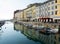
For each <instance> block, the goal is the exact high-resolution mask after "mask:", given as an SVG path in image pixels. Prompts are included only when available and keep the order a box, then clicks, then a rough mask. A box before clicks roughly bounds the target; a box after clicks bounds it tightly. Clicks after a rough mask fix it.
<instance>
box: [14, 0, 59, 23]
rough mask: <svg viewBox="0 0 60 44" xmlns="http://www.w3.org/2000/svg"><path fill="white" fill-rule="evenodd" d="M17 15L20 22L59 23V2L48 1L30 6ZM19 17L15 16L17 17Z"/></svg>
mask: <svg viewBox="0 0 60 44" xmlns="http://www.w3.org/2000/svg"><path fill="white" fill-rule="evenodd" d="M15 14H17V13H15ZM18 14H19V15H20V19H21V20H28V21H29V20H30V21H31V20H33V21H34V20H37V21H40V22H53V21H54V22H57V21H60V0H48V1H46V2H44V3H34V4H30V5H28V6H27V8H25V9H23V11H20V12H19V13H18ZM19 15H16V16H18V17H19ZM18 19H19V18H18Z"/></svg>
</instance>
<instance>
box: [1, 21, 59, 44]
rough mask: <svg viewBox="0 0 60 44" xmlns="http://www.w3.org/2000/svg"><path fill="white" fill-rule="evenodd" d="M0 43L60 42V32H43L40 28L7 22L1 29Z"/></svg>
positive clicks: (51, 43)
mask: <svg viewBox="0 0 60 44" xmlns="http://www.w3.org/2000/svg"><path fill="white" fill-rule="evenodd" d="M0 44H60V34H43V33H40V32H39V30H34V29H28V28H27V27H25V26H23V25H20V24H16V23H12V22H5V24H4V25H3V26H2V28H1V29H0Z"/></svg>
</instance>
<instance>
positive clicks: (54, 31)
mask: <svg viewBox="0 0 60 44" xmlns="http://www.w3.org/2000/svg"><path fill="white" fill-rule="evenodd" d="M58 30H59V29H51V30H50V32H51V33H58Z"/></svg>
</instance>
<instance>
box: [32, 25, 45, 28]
mask: <svg viewBox="0 0 60 44" xmlns="http://www.w3.org/2000/svg"><path fill="white" fill-rule="evenodd" d="M32 28H34V29H43V28H44V26H38V25H33V27H32Z"/></svg>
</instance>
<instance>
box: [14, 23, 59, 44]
mask: <svg viewBox="0 0 60 44" xmlns="http://www.w3.org/2000/svg"><path fill="white" fill-rule="evenodd" d="M15 28H16V30H20V31H21V32H22V33H23V34H24V35H25V36H26V37H27V38H28V39H30V40H34V41H35V42H41V43H44V44H60V35H59V34H50V35H46V34H41V33H40V32H39V30H34V29H28V28H27V27H24V26H23V25H19V24H15Z"/></svg>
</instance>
